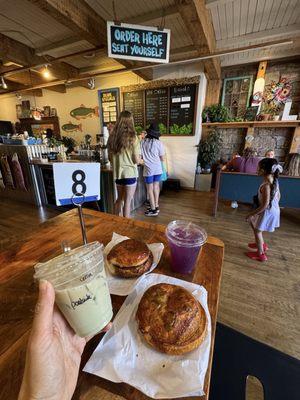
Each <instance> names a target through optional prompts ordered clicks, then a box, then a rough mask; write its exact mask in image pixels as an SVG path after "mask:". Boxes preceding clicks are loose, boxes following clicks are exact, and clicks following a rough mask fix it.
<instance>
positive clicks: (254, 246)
mask: <svg viewBox="0 0 300 400" xmlns="http://www.w3.org/2000/svg"><path fill="white" fill-rule="evenodd" d="M248 247H249V249H257V244H256V243H248ZM263 249H264V251H268V250H269V247H268V245H267V243H264V244H263Z"/></svg>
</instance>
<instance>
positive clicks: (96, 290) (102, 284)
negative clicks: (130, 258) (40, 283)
mask: <svg viewBox="0 0 300 400" xmlns="http://www.w3.org/2000/svg"><path fill="white" fill-rule="evenodd" d="M102 249H103V245H101V244H100V243H98V242H93V243H89V244H87V245H84V246H81V247H77V248H76V249H73V250H71V251H68V252H66V253H63V254H61V255H60V256H58V257H55V258H53V259H52V260H50V261H47V262H45V263H39V264H37V265H36V266H35V267H34V268H35V274H34V278H35V279H36V280H41V279H44V280H47V281H49V282H51V283H52V285H53V287H54V290H55V302H56V304H57V306H58V308H59V309H60V311H61V312H62V314H63V315H64V317H65V318H66V320H67V321H68V323H69V324H70V326H71V327H72V328H73V329H74V331H75V332H76V333H77V335H79V336H81V337H86V336H91V335H94V334H96V333H98V332H99V331H101V330H102V329H103V328H104V327H105V326H106V325H107V324H108V323H109V322H110V320H111V319H112V316H113V311H112V304H111V298H110V294H109V289H108V285H107V281H106V274H105V268H104V259H103V252H102Z"/></svg>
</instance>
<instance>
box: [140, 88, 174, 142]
mask: <svg viewBox="0 0 300 400" xmlns="http://www.w3.org/2000/svg"><path fill="white" fill-rule="evenodd" d="M168 112H169V90H168V88H161V89H148V90H146V126H148V125H150V124H151V122H154V121H155V122H157V123H158V124H159V130H160V133H161V134H162V135H165V134H166V133H167V129H168Z"/></svg>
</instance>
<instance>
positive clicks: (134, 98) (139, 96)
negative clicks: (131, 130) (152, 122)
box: [123, 90, 145, 133]
mask: <svg viewBox="0 0 300 400" xmlns="http://www.w3.org/2000/svg"><path fill="white" fill-rule="evenodd" d="M144 93H145V92H144V90H138V91H136V92H125V93H123V109H124V110H126V111H130V112H131V113H132V115H133V118H134V125H135V130H136V132H137V133H140V132H141V131H142V130H144V127H145V100H144V99H145V97H144Z"/></svg>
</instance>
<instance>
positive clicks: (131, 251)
mask: <svg viewBox="0 0 300 400" xmlns="http://www.w3.org/2000/svg"><path fill="white" fill-rule="evenodd" d="M106 259H107V265H108V268H109V270H110V271H111V273H112V274H114V275H118V276H121V277H122V278H135V277H138V276H141V275H142V274H144V273H145V272H147V271H149V269H150V268H151V265H152V263H153V254H152V252H151V251H150V250H149V248H148V246H147V245H146V244H145V243H144V242H141V241H139V240H135V239H127V240H123V241H122V242H120V243H118V244H116V245H115V246H114V247H113V248H112V249H111V250H110V252H109V253H108V255H107V258H106Z"/></svg>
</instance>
